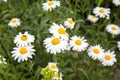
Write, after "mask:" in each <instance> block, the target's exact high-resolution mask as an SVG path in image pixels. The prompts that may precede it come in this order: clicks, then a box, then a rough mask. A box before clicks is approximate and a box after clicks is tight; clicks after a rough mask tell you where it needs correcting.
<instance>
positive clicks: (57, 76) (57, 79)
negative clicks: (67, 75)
mask: <svg viewBox="0 0 120 80" xmlns="http://www.w3.org/2000/svg"><path fill="white" fill-rule="evenodd" d="M52 80H62V74H61V73H60V74H59V73H58V72H54V74H53V78H52Z"/></svg>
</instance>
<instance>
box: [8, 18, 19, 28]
mask: <svg viewBox="0 0 120 80" xmlns="http://www.w3.org/2000/svg"><path fill="white" fill-rule="evenodd" d="M8 26H10V27H18V26H20V19H18V18H12V19H11V20H10V22H9V23H8Z"/></svg>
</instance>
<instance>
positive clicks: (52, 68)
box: [48, 62, 59, 72]
mask: <svg viewBox="0 0 120 80" xmlns="http://www.w3.org/2000/svg"><path fill="white" fill-rule="evenodd" d="M48 67H49V68H50V69H51V70H52V71H55V72H58V71H59V70H58V68H57V63H55V62H49V63H48Z"/></svg>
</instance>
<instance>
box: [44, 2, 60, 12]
mask: <svg viewBox="0 0 120 80" xmlns="http://www.w3.org/2000/svg"><path fill="white" fill-rule="evenodd" d="M42 5H43V10H44V11H48V10H50V11H52V9H54V8H56V7H57V6H58V7H59V6H60V1H56V0H52V1H47V2H46V3H43V4H42Z"/></svg>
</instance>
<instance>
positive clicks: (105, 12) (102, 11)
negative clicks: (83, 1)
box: [93, 7, 110, 18]
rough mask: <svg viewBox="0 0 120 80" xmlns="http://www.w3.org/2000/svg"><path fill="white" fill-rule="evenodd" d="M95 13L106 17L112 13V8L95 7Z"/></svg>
mask: <svg viewBox="0 0 120 80" xmlns="http://www.w3.org/2000/svg"><path fill="white" fill-rule="evenodd" d="M93 13H94V14H95V16H99V17H100V18H105V17H107V16H109V15H110V9H109V8H103V7H95V8H94V10H93Z"/></svg>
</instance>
